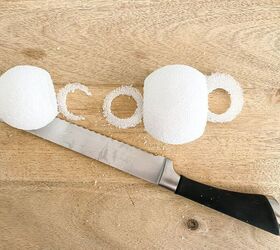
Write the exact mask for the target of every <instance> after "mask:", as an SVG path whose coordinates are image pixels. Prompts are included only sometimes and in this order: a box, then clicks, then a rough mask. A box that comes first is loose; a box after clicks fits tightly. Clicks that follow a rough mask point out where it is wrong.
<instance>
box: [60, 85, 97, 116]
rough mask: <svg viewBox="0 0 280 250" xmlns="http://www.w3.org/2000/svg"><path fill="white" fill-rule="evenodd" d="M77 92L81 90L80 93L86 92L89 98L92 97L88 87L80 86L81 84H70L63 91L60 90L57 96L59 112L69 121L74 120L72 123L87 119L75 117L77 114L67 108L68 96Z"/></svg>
mask: <svg viewBox="0 0 280 250" xmlns="http://www.w3.org/2000/svg"><path fill="white" fill-rule="evenodd" d="M76 90H80V91H82V92H84V93H85V94H86V95H87V96H91V95H92V94H91V92H90V91H89V89H88V87H87V86H85V85H83V84H80V83H69V84H67V85H65V86H64V87H63V88H62V89H60V90H59V92H58V94H57V104H58V110H59V112H60V113H61V114H63V115H64V116H65V117H66V119H68V120H72V121H80V120H85V118H84V117H83V116H81V115H75V114H73V113H71V112H70V111H69V110H68V107H67V103H66V101H67V96H68V94H69V93H74V92H75V91H76Z"/></svg>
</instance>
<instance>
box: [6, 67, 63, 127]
mask: <svg viewBox="0 0 280 250" xmlns="http://www.w3.org/2000/svg"><path fill="white" fill-rule="evenodd" d="M57 113H58V112H57V102H56V95H55V90H54V86H53V81H52V79H51V76H50V74H49V73H48V72H47V71H46V70H44V69H41V68H38V67H34V66H29V65H24V66H16V67H14V68H11V69H9V70H8V71H6V72H5V73H4V74H3V75H2V76H1V77H0V118H1V119H2V120H3V121H4V122H5V123H7V124H9V125H10V126H12V127H15V128H18V129H24V130H34V129H39V128H41V127H44V126H46V125H47V124H48V123H50V122H51V121H52V120H53V119H54V118H55V117H56V115H57Z"/></svg>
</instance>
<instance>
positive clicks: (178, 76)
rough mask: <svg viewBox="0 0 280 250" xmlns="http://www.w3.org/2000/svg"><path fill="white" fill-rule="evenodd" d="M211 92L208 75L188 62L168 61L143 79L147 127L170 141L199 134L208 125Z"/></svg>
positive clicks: (153, 134) (187, 139)
mask: <svg viewBox="0 0 280 250" xmlns="http://www.w3.org/2000/svg"><path fill="white" fill-rule="evenodd" d="M207 112H208V92H207V84H206V77H205V76H204V75H203V74H202V73H201V72H199V71H198V70H196V69H194V68H192V67H189V66H186V65H167V66H165V67H162V68H160V69H157V70H156V71H154V72H152V73H151V74H150V75H149V76H148V77H147V78H146V79H145V82H144V108H143V120H144V126H145V130H146V131H147V132H148V133H150V134H151V135H152V136H153V137H154V138H156V139H158V140H160V141H162V142H165V143H169V144H183V143H187V142H190V141H193V140H195V139H197V138H199V137H200V136H201V135H202V134H203V132H204V130H205V126H206V122H207Z"/></svg>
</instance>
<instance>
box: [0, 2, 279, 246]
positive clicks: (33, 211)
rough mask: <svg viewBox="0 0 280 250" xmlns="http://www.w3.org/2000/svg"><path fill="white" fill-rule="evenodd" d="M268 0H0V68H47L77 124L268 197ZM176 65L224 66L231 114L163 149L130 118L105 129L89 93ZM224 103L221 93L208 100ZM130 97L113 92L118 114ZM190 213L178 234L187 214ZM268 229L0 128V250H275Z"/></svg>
mask: <svg viewBox="0 0 280 250" xmlns="http://www.w3.org/2000/svg"><path fill="white" fill-rule="evenodd" d="M279 24H280V2H279V1H266V0H263V1H260V0H259V1H253V0H252V1H249V0H248V1H237V0H235V1H227V0H224V1H222V0H219V1H216V0H201V1H144V0H143V1H128V0H127V1H114V0H111V1H105V0H95V1H86V0H61V1H59V0H56V1H54V0H48V1H47V0H2V1H1V2H0V30H1V35H0V56H1V60H0V71H1V73H3V72H4V71H6V70H7V69H8V68H10V67H12V66H15V65H19V64H32V65H37V66H40V67H43V68H45V69H47V70H48V71H49V72H50V74H51V75H52V78H53V80H54V82H55V86H56V89H57V90H58V89H59V88H61V87H63V86H64V85H65V84H67V83H69V82H81V83H83V84H85V85H87V86H88V87H89V88H90V89H91V91H92V93H93V96H92V97H91V98H90V97H87V96H85V95H83V94H82V93H78V92H77V93H74V94H71V95H70V96H69V99H68V103H69V106H70V108H71V111H72V112H74V113H77V114H83V115H85V117H86V120H85V121H82V122H78V124H81V125H83V126H85V127H87V128H89V129H92V130H95V131H98V132H100V133H102V134H105V135H108V136H111V137H112V138H115V139H119V140H121V141H123V142H126V143H129V144H132V145H135V146H137V147H140V148H142V149H145V150H147V151H150V152H153V153H157V154H162V155H165V156H167V157H169V158H170V159H172V160H174V164H175V168H176V170H177V171H178V172H179V173H182V174H184V175H187V176H189V177H191V178H193V179H195V180H198V181H201V182H205V183H207V184H211V185H214V186H218V187H222V188H227V189H230V190H235V191H244V192H253V193H262V194H269V195H273V196H275V197H276V198H277V199H280V130H279V127H280V25H279ZM174 63H181V64H187V65H190V66H193V67H195V68H197V69H199V70H200V71H201V72H203V73H205V74H210V73H211V72H225V73H229V74H231V75H232V76H234V77H235V79H237V80H238V81H239V82H240V83H241V85H242V87H243V89H244V97H245V104H244V108H243V111H242V113H241V115H240V116H239V117H238V118H237V119H236V120H234V121H233V122H231V123H228V124H213V123H208V125H207V129H206V131H205V134H204V135H203V137H202V138H200V139H199V140H196V141H194V142H192V143H189V144H185V145H180V146H171V145H166V144H163V143H160V142H158V141H156V140H154V139H153V138H151V137H150V136H149V135H148V134H147V133H146V132H145V131H144V129H143V124H142V123H141V124H140V125H138V126H137V127H135V128H131V129H125V130H123V129H117V128H115V127H113V126H111V125H109V124H108V123H107V122H106V121H105V119H104V117H103V116H102V103H103V99H104V97H105V96H106V94H107V93H108V92H110V91H111V90H113V89H115V88H116V87H118V86H120V85H127V84H133V85H134V86H135V87H137V88H138V89H139V90H141V91H142V87H143V81H144V79H145V77H146V76H147V75H148V74H149V73H150V72H152V71H153V70H155V69H156V68H158V67H160V66H163V65H167V64H174ZM209 103H210V107H211V109H212V110H214V111H217V112H220V111H223V110H225V108H226V106H227V105H228V97H227V95H226V94H225V93H222V92H218V93H216V94H213V95H211V96H210V98H209ZM134 108H135V103H133V101H132V100H129V99H128V98H127V97H122V98H118V99H117V100H116V101H114V103H113V110H114V112H115V113H116V114H118V115H119V116H121V117H126V116H129V115H130V114H131V113H133V111H134ZM190 219H193V220H195V221H197V223H198V228H197V229H195V230H191V229H190V228H189V227H190V226H189V225H188V224H189V223H188V221H189V220H190ZM279 248H280V238H279V237H277V236H274V235H271V234H269V233H267V232H265V231H262V230H260V229H257V228H254V227H252V226H250V225H248V224H245V223H243V222H240V221H237V220H235V219H233V218H230V217H228V216H225V215H222V214H220V213H217V212H215V211H213V210H210V209H208V208H206V207H202V206H200V205H198V204H196V203H194V202H192V201H190V200H187V199H183V198H181V197H177V196H175V195H173V194H172V193H171V192H169V191H167V190H165V189H163V188H160V187H157V186H153V185H151V184H149V183H146V182H144V181H142V180H139V179H136V178H134V177H131V176H129V175H127V174H124V173H121V172H119V171H117V170H114V169H112V168H110V167H108V166H106V165H104V164H101V163H98V162H97V161H94V160H91V159H88V158H86V157H83V156H80V155H78V154H77V153H74V152H71V151H69V150H66V149H64V148H61V147H59V146H56V145H53V144H51V143H49V142H47V141H44V140H42V139H39V138H36V137H34V136H32V135H30V134H28V133H26V132H23V131H19V130H16V129H13V128H11V127H9V126H7V125H5V124H0V249H9V250H10V249H279Z"/></svg>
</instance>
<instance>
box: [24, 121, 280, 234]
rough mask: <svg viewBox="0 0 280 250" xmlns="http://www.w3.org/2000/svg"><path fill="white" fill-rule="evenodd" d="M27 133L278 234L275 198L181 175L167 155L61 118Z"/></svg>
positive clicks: (278, 208)
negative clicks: (238, 190)
mask: <svg viewBox="0 0 280 250" xmlns="http://www.w3.org/2000/svg"><path fill="white" fill-rule="evenodd" d="M28 132H30V133H32V134H34V135H36V136H39V137H41V138H43V139H46V140H48V141H51V142H54V143H56V144H58V145H61V146H63V147H66V148H68V149H71V150H73V151H75V152H78V153H80V154H82V155H85V156H88V157H90V158H92V159H95V160H98V161H100V162H103V163H105V164H107V165H110V166H112V167H115V168H117V169H119V170H122V171H124V172H126V173H129V174H131V175H133V176H136V177H138V178H141V179H144V180H146V181H148V182H151V183H153V184H156V185H160V186H162V187H165V188H167V189H169V190H170V191H173V192H174V193H175V194H177V195H181V196H183V197H185V198H188V199H190V200H193V201H195V202H198V203H200V204H202V205H205V206H207V207H209V208H212V209H215V210H217V211H219V212H222V213H224V214H227V215H229V216H231V217H234V218H236V219H239V220H241V221H244V222H246V223H249V224H251V225H253V226H255V227H258V228H261V229H263V230H266V231H268V232H270V233H272V234H275V235H279V229H280V206H279V204H278V202H277V201H276V200H275V199H274V198H273V197H270V196H264V195H260V194H246V193H239V192H233V191H228V190H224V189H220V188H216V187H212V186H209V185H205V184H202V183H199V182H197V181H194V180H191V179H189V178H187V177H184V176H182V175H181V176H180V175H179V174H177V173H176V172H175V170H174V169H173V163H172V161H171V160H169V159H167V158H166V157H163V156H157V155H154V154H151V153H148V152H146V151H143V150H141V149H138V148H136V147H133V146H130V145H128V144H125V143H122V142H119V141H117V140H113V139H112V138H109V137H106V136H104V135H101V134H99V133H96V132H94V131H90V130H88V129H85V128H83V127H80V126H77V125H74V124H72V123H69V122H66V121H64V120H61V119H59V118H55V119H54V120H53V121H52V122H51V123H50V124H49V125H47V126H46V127H43V128H41V129H38V130H32V131H28Z"/></svg>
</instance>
